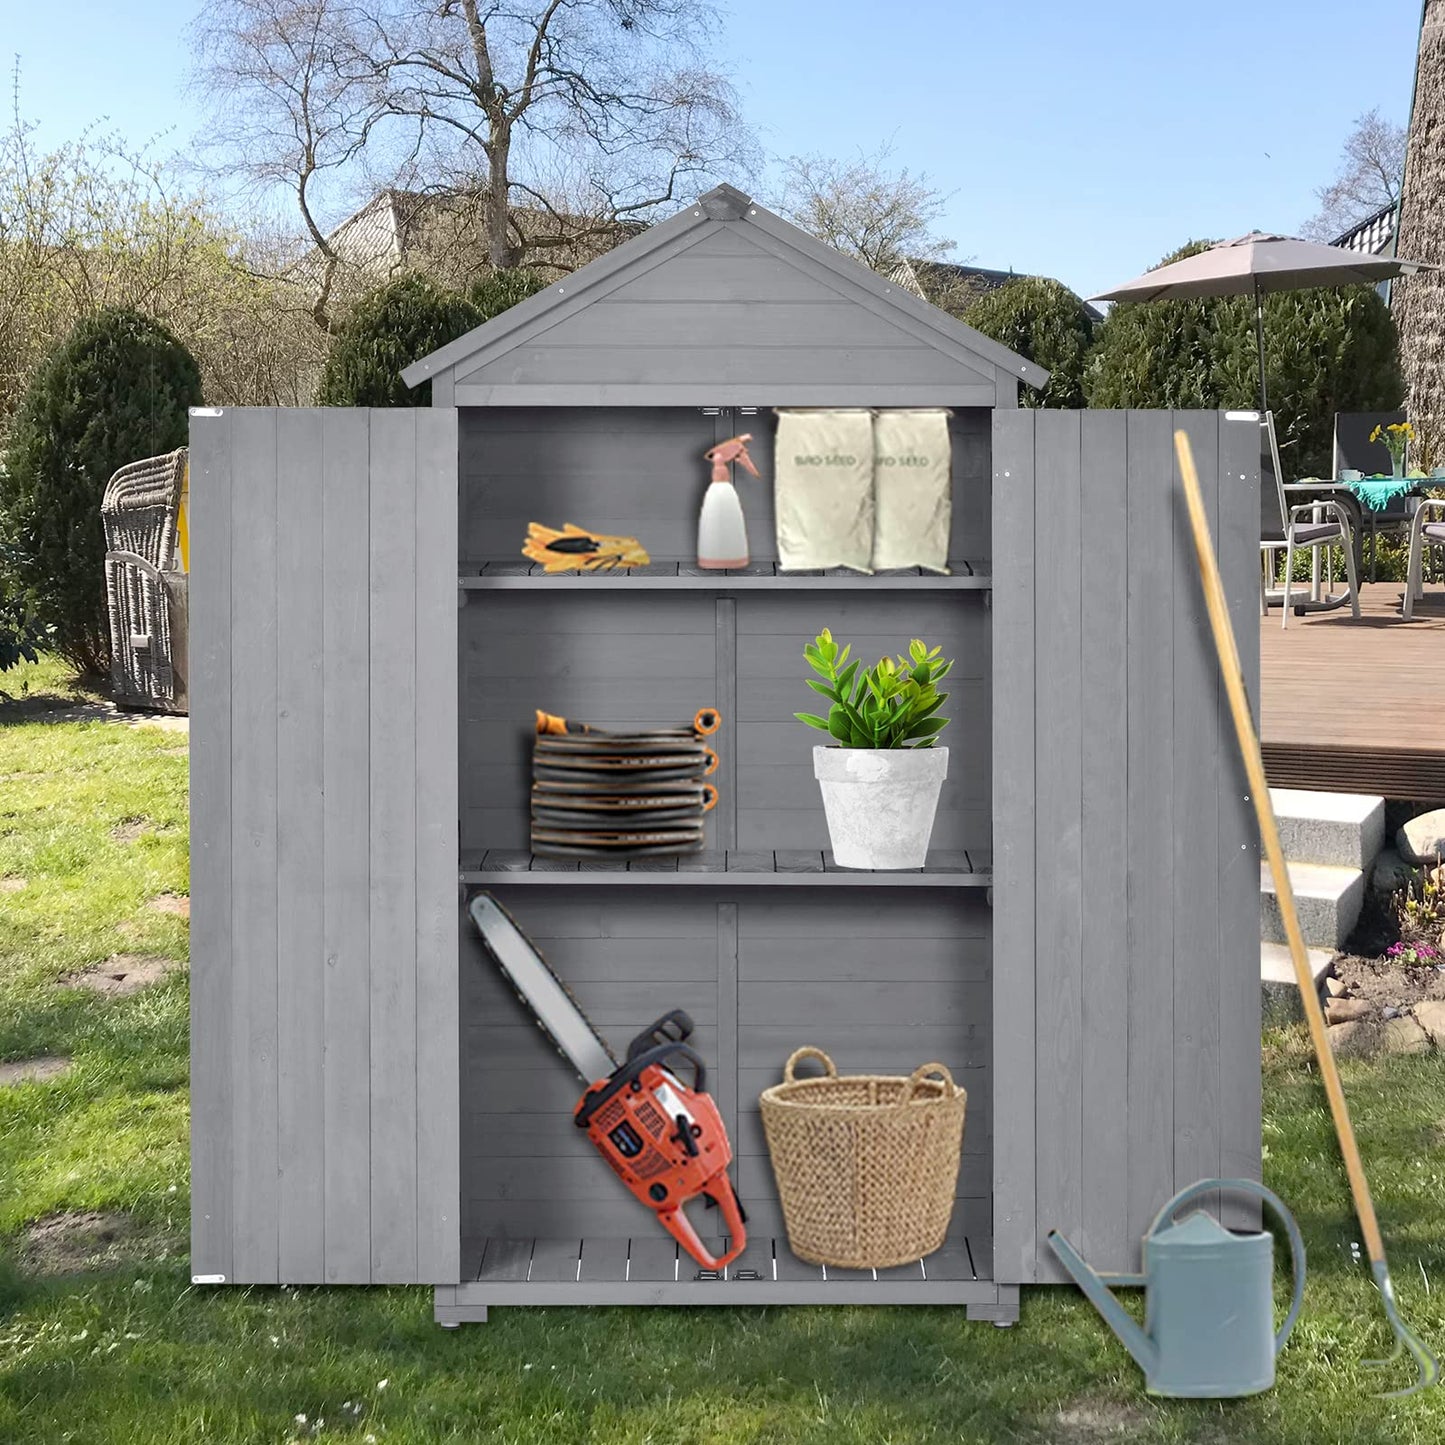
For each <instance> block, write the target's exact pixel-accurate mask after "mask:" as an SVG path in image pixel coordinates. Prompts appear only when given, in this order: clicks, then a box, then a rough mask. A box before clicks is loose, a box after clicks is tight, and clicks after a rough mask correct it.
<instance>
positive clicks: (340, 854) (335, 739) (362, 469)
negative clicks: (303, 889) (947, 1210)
mask: <svg viewBox="0 0 1445 1445" xmlns="http://www.w3.org/2000/svg"><path fill="white" fill-rule="evenodd" d="M322 442H323V454H322V463H321V473H320V476H321V489H322V493H323V502H322V508H323V523H324V534H325V535H324V540H323V544H322V553H323V555H322V571H323V577H324V588H323V593H324V595H323V602H322V619H321V626H322V648H323V661H322V693H323V696H322V713H321V732H322V754H323V777H324V794H325V797H324V802H323V814H322V817H323V826H324V830H325V838H324V842H323V848H322V855H323V856H322V858H321V878H322V935H323V950H324V955H325V978H324V999H323V1005H324V1021H323V1037H324V1047H323V1078H322V1084H323V1096H324V1097H323V1102H324V1112H325V1133H326V1137H325V1158H324V1161H323V1172H324V1183H325V1195H326V1203H325V1249H326V1279H327V1282H328V1283H331V1284H359V1283H365V1282H366V1281H368V1280H370V1278H371V1249H370V1239H371V1003H370V999H371V985H370V973H371V948H370V866H371V864H370V860H371V834H370V807H369V798H370V791H371V773H370V763H369V757H370V753H369V741H368V739H369V729H370V716H369V699H370V686H371V669H370V631H369V625H368V594H367V586H368V576H369V566H370V563H369V557H370V535H371V528H370V489H369V485H368V472H369V464H370V436H369V423H368V418H367V414H366V413H365V412H362V411H351V410H342V409H340V408H327V409H326V410H325V413H324V418H323V421H322Z"/></svg>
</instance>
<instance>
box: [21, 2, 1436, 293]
mask: <svg viewBox="0 0 1445 1445" xmlns="http://www.w3.org/2000/svg"><path fill="white" fill-rule="evenodd" d="M197 8H198V5H197V0H123V3H115V0H110V3H98V0H71V3H67V4H60V3H51V4H39V3H35V0H0V52H3V53H4V54H5V55H7V56H9V55H13V54H17V53H18V55H19V57H20V65H21V79H22V98H21V105H22V110H23V112H24V113H25V114H26V115H27V116H29V117H31V118H33V119H35V120H37V121H39V122H40V124H41V127H42V139H44V140H45V141H47V142H58V141H61V140H64V139H67V138H69V137H71V136H73V135H74V134H75V133H76V132H78V131H79V130H80V129H81V128H82V127H83V126H84V125H86V124H87V123H89V122H93V121H96V120H99V119H101V118H102V117H104V118H106V119H108V121H109V123H110V124H111V125H112V126H114V127H115V128H117V129H119V130H120V131H122V132H123V133H125V134H126V135H127V136H128V137H129V138H131V139H132V140H142V139H145V138H147V137H149V136H152V135H155V134H157V133H159V132H169V133H170V134H169V137H168V140H167V142H166V145H167V147H168V148H169V147H171V146H173V147H174V148H175V149H178V150H186V149H188V148H189V144H190V141H191V137H192V136H193V134H194V132H195V129H196V126H197V123H198V118H197V114H196V101H195V98H194V97H193V96H191V95H188V94H187V91H186V88H185V86H184V84H183V80H184V76H185V74H186V71H187V68H188V65H189V53H188V46H187V40H186V35H185V31H186V27H187V26H188V25H189V23H190V21H191V20H192V19H193V17H194V15H195V14H196V11H197ZM722 9H723V11H724V23H723V31H722V34H721V36H720V39H719V44H718V47H717V53H716V55H715V56H714V58H713V63H714V64H715V65H716V66H717V67H718V68H723V69H726V70H728V72H729V73H730V74H731V75H732V76H733V79H734V82H735V84H736V85H737V87H738V89H739V91H740V93H741V96H742V100H743V105H744V110H745V113H746V115H747V117H748V119H749V120H750V121H751V122H752V123H753V125H754V126H755V128H756V129H757V130H758V132H759V133H760V136H761V139H762V141H763V144H764V145H765V147H766V148H767V149H768V150H769V151H770V152H772V153H774V154H780V155H788V154H797V153H813V152H821V153H824V154H828V155H836V156H839V157H841V158H845V159H846V158H851V157H853V156H855V155H856V154H857V153H858V152H859V151H860V150H861V151H864V152H872V151H874V150H876V149H877V147H878V146H879V144H880V143H882V142H891V144H892V147H893V159H894V162H895V163H896V164H899V165H907V166H908V167H909V168H910V169H911V170H914V171H922V172H926V173H927V175H928V177H929V179H930V181H931V182H932V183H933V184H934V185H935V186H937V187H938V188H939V189H940V190H942V191H945V192H947V193H949V194H950V196H951V199H950V201H949V203H948V209H947V214H946V216H945V218H944V220H943V222H942V223H941V224H940V227H939V230H940V232H941V233H942V234H944V235H946V236H948V237H950V238H951V239H953V240H954V241H956V242H957V246H958V249H957V251H956V253H955V254H956V256H957V257H958V258H960V259H972V260H974V261H976V262H977V263H978V264H980V265H985V266H998V267H1010V266H1011V267H1013V268H1015V269H1017V270H1020V271H1037V272H1043V273H1046V274H1049V275H1054V276H1058V277H1059V278H1060V279H1061V280H1063V281H1066V282H1067V283H1068V284H1069V285H1071V286H1073V287H1074V288H1075V289H1076V290H1079V291H1080V292H1082V293H1085V294H1088V293H1089V292H1092V291H1097V290H1100V289H1103V288H1104V287H1106V286H1108V285H1110V284H1111V283H1114V282H1118V281H1123V280H1125V279H1127V278H1128V277H1130V276H1132V275H1134V274H1135V273H1136V272H1138V271H1141V270H1143V269H1145V268H1146V267H1148V266H1151V265H1154V264H1155V263H1156V262H1157V261H1158V260H1159V258H1160V257H1161V256H1162V255H1164V254H1165V253H1166V252H1168V251H1170V250H1172V249H1173V248H1174V247H1175V246H1177V245H1179V244H1180V243H1182V242H1183V241H1185V240H1187V239H1190V238H1193V237H1198V236H1225V235H1236V234H1239V233H1240V232H1243V231H1247V230H1249V229H1251V228H1252V227H1259V228H1260V229H1265V230H1284V231H1293V230H1295V229H1297V228H1298V227H1299V225H1300V224H1301V223H1302V222H1303V221H1304V219H1305V218H1306V217H1307V216H1308V215H1309V214H1310V213H1311V212H1312V211H1313V210H1314V206H1315V201H1314V191H1315V188H1316V187H1317V186H1319V185H1322V184H1324V183H1325V182H1327V181H1328V180H1329V179H1330V178H1331V177H1332V176H1333V173H1334V170H1335V167H1336V164H1337V161H1338V157H1339V152H1340V148H1341V145H1342V143H1343V141H1344V138H1345V135H1346V134H1347V133H1348V131H1349V129H1350V125H1351V122H1352V120H1353V119H1354V117H1355V116H1357V115H1358V114H1360V113H1361V112H1363V111H1366V110H1369V109H1370V108H1371V107H1372V106H1376V105H1378V106H1379V107H1380V108H1381V110H1382V112H1383V113H1384V114H1385V115H1387V116H1389V117H1390V118H1392V119H1394V120H1396V121H1399V122H1400V123H1403V122H1404V120H1405V118H1406V116H1407V114H1408V110H1409V104H1410V87H1411V84H1412V77H1413V68H1414V55H1415V40H1416V34H1417V27H1418V24H1419V15H1420V5H1419V0H1369V3H1368V4H1365V3H1361V0H1212V3H1210V4H1209V5H1207V6H1185V5H1180V4H1171V3H1167V0H1165V3H1160V0H1097V3H1094V4H1089V3H1085V0H1031V3H1022V0H1014V3H1008V4H1004V3H998V0H989V3H977V0H953V3H946V0H913V3H904V0H893V3H882V4H880V3H877V0H834V3H830V4H827V5H824V4H819V3H799V0H731V3H728V0H724V3H723V5H722ZM7 99H8V97H7Z"/></svg>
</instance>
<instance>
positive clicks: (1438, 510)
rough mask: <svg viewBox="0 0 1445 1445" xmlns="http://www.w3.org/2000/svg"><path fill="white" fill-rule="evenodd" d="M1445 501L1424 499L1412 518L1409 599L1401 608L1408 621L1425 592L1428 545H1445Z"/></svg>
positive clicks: (1407, 574)
mask: <svg viewBox="0 0 1445 1445" xmlns="http://www.w3.org/2000/svg"><path fill="white" fill-rule="evenodd" d="M1432 517H1435V518H1437V519H1445V502H1441V501H1436V500H1435V499H1433V498H1429V497H1427V498H1426V499H1425V500H1424V501H1422V502H1420V503H1419V504H1418V506H1417V507H1416V510H1415V515H1414V517H1413V518H1411V521H1410V561H1409V565H1408V566H1407V567H1406V569H1405V600H1404V602H1403V604H1402V605H1401V608H1400V611H1401V614H1402V616H1403V617H1404V619H1405V621H1406V622H1408V621H1409V620H1410V618H1411V617H1412V616H1413V615H1414V611H1415V599H1416V598H1417V597H1423V596H1424V595H1425V588H1424V581H1423V578H1422V577H1421V570H1422V564H1423V562H1424V553H1425V548H1427V547H1432V548H1433V547H1445V520H1436V521H1433V522H1432V521H1431V520H1430V519H1431V518H1432Z"/></svg>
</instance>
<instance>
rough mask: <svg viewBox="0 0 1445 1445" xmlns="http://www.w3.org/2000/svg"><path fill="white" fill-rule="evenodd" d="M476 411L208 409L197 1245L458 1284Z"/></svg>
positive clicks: (216, 1265) (197, 951)
mask: <svg viewBox="0 0 1445 1445" xmlns="http://www.w3.org/2000/svg"><path fill="white" fill-rule="evenodd" d="M456 479H457V427H456V413H455V412H454V411H451V410H449V409H439V410H427V409H413V408H405V409H398V410H395V411H382V410H375V411H367V410H347V409H341V408H316V409H312V410H284V411H283V410H274V409H269V408H266V409H262V408H256V409H251V408H238V409H234V410H232V409H229V408H228V409H225V410H220V411H210V410H207V411H197V412H193V413H192V417H191V509H190V511H191V516H190V521H191V554H192V555H191V902H192V911H191V1199H192V1203H191V1264H192V1273H193V1274H194V1275H195V1276H197V1277H198V1278H202V1279H206V1278H209V1279H212V1280H216V1281H217V1282H219V1281H221V1280H224V1281H227V1282H231V1281H235V1282H237V1283H288V1284H289V1283H297V1284H301V1283H331V1284H346V1283H351V1284H364V1283H411V1282H416V1283H455V1282H456V1281H457V1279H458V1277H459V1269H460V1261H459V1252H460V1240H459V1225H458V1216H459V1205H458V1091H457V1054H458V1040H457V991H456V969H457V906H456V898H457V812H456V808H457V803H456V799H457V779H456V774H457V748H456V727H457V721H456V720H457V709H456V678H457V642H456V638H457V603H456V595H457V594H456V557H457V542H456V532H457V515H456V514H457V481H456Z"/></svg>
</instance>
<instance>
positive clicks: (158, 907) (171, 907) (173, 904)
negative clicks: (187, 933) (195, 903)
mask: <svg viewBox="0 0 1445 1445" xmlns="http://www.w3.org/2000/svg"><path fill="white" fill-rule="evenodd" d="M146 907H147V908H149V909H150V910H151V911H152V912H154V913H174V914H175V916H176V917H177V918H186V919H189V918H190V916H191V900H190V899H189V898H188V897H187V896H186V895H185V894H184V893H158V894H157V895H156V896H155V897H154V898H152V899H151V900H150V902H148V903H147V904H146Z"/></svg>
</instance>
